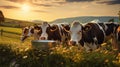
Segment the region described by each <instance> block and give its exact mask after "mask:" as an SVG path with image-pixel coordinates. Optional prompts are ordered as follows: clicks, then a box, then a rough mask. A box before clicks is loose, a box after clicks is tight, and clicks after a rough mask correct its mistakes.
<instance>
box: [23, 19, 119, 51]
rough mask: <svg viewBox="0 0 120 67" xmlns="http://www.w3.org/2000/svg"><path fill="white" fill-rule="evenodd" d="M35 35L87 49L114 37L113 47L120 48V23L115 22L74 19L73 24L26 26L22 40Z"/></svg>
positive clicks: (45, 23) (35, 37) (36, 37)
mask: <svg viewBox="0 0 120 67" xmlns="http://www.w3.org/2000/svg"><path fill="white" fill-rule="evenodd" d="M31 35H33V37H34V40H55V41H58V42H60V43H67V44H68V45H78V46H80V47H85V48H86V50H90V49H92V50H94V49H96V48H98V47H100V46H101V44H102V43H104V42H106V41H108V40H110V39H112V42H111V43H112V45H113V48H116V49H118V50H120V47H119V46H120V43H119V42H120V24H119V23H115V22H103V23H102V22H98V21H91V22H88V23H85V24H81V23H80V22H79V21H73V22H72V23H71V24H67V23H61V24H49V23H47V22H43V23H42V24H41V25H34V26H28V27H24V28H23V29H22V37H21V41H24V40H25V39H26V38H27V37H29V36H31Z"/></svg>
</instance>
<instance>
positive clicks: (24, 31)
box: [21, 26, 34, 41]
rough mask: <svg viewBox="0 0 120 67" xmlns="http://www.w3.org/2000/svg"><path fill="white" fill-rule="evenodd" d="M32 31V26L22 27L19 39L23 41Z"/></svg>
mask: <svg viewBox="0 0 120 67" xmlns="http://www.w3.org/2000/svg"><path fill="white" fill-rule="evenodd" d="M33 33H34V28H33V27H30V26H28V27H25V28H23V29H22V37H21V41H24V40H25V39H26V38H27V37H29V36H31V35H32V34H33Z"/></svg>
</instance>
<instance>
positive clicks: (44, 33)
mask: <svg viewBox="0 0 120 67" xmlns="http://www.w3.org/2000/svg"><path fill="white" fill-rule="evenodd" d="M64 28H65V29H67V30H69V29H70V26H69V25H66V24H60V25H57V24H52V25H50V24H48V23H47V22H43V24H42V25H41V34H40V35H41V36H40V37H39V40H56V41H59V42H66V41H67V40H68V38H69V33H68V32H66V31H65V29H64Z"/></svg>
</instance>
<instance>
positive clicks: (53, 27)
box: [50, 25, 58, 32]
mask: <svg viewBox="0 0 120 67" xmlns="http://www.w3.org/2000/svg"><path fill="white" fill-rule="evenodd" d="M57 29H58V27H57V25H53V26H50V31H52V32H54V31H56V30H57Z"/></svg>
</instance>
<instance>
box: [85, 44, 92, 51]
mask: <svg viewBox="0 0 120 67" xmlns="http://www.w3.org/2000/svg"><path fill="white" fill-rule="evenodd" d="M89 45H90V44H89V43H85V44H84V48H85V50H86V52H89V51H91V48H90V46H89Z"/></svg>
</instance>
